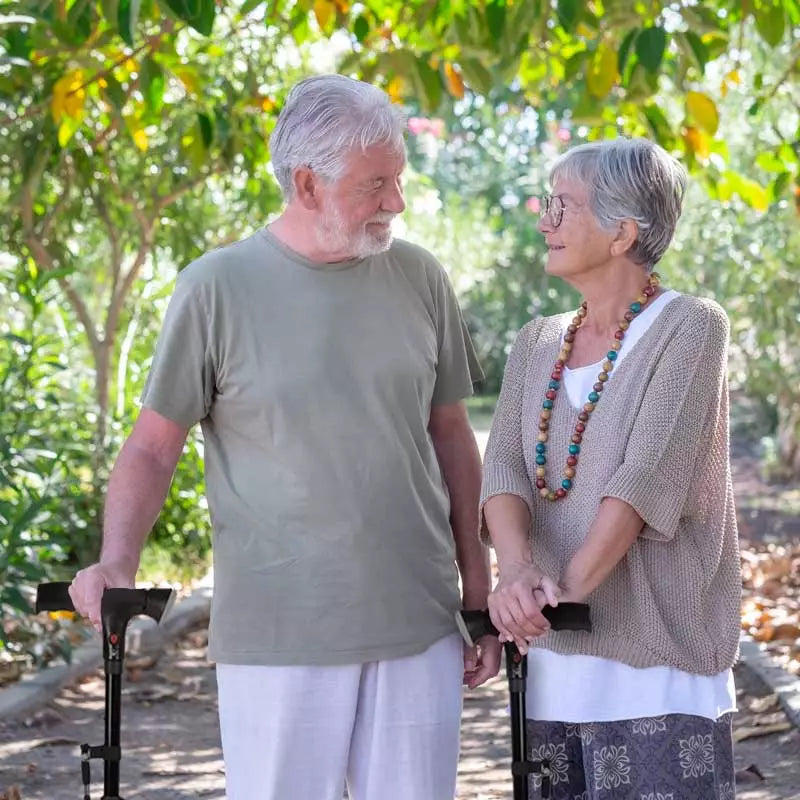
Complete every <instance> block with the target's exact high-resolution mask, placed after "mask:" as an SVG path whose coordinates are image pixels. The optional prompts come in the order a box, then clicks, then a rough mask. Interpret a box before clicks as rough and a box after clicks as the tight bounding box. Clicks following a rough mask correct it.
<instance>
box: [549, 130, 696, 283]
mask: <svg viewBox="0 0 800 800" xmlns="http://www.w3.org/2000/svg"><path fill="white" fill-rule="evenodd" d="M559 178H563V179H566V180H576V181H579V182H581V183H583V184H585V185H586V187H587V188H588V190H589V206H590V208H591V210H592V213H593V214H594V216H595V218H596V219H597V221H598V223H599V225H600V227H601V228H602V229H603V230H606V231H611V230H613V229H614V228H615V227H616V226H617V224H618V223H619V222H621V221H622V220H624V219H632V220H633V221H634V222H635V223H636V224H637V225H638V227H639V233H638V235H637V237H636V242H635V243H634V245H633V247H632V248H631V250H630V251H629V253H628V254H629V256H630V257H631V258H632V259H633V260H634V261H635V262H636V263H637V264H642V265H643V266H645V267H646V268H647V269H648V271H649V270H651V269H652V268H653V266H654V265H655V264H656V263H658V261H659V260H660V259H661V257H662V256H663V255H664V253H665V252H666V250H667V248H668V247H669V244H670V242H671V241H672V236H673V234H674V233H675V226H676V225H677V224H678V218H679V217H680V215H681V210H682V207H683V196H684V193H685V191H686V180H687V178H686V170H685V169H684V167H683V166H682V165H681V164H680V163H679V162H678V161H676V160H675V159H674V158H673V157H672V156H671V155H669V153H667V152H666V150H664V149H663V148H661V147H659V146H658V145H657V144H655V143H654V142H651V141H648V140H647V139H626V138H620V139H609V140H606V141H602V142H590V143H589V144H582V145H578V146H577V147H574V148H572V149H571V150H568V151H567V152H566V153H565V154H564V155H563V156H561V158H559V159H558V161H556V163H555V164H554V165H553V168H552V170H551V171H550V184H551V185H553V184H555V182H556V180H558V179H559Z"/></svg>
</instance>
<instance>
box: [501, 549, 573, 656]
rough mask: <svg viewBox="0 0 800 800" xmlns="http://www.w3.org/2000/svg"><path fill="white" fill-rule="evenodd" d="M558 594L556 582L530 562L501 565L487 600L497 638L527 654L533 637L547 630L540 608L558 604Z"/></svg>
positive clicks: (541, 634)
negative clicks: (496, 580) (496, 581)
mask: <svg viewBox="0 0 800 800" xmlns="http://www.w3.org/2000/svg"><path fill="white" fill-rule="evenodd" d="M560 597H561V590H560V588H559V586H558V584H557V583H556V582H555V581H554V580H552V579H551V578H549V577H548V576H547V575H545V574H544V573H543V572H542V571H541V570H540V569H538V567H536V566H534V565H533V564H529V563H514V564H511V565H509V566H506V567H504V568H501V570H500V580H499V581H498V583H497V586H496V587H495V589H494V591H493V592H492V593H491V594H490V595H489V601H488V605H489V616H490V617H491V618H492V623H493V624H494V626H495V628H497V630H498V631H499V637H498V638H499V641H500V642H501V643H502V642H511V641H513V642H514V643H515V644H516V645H517V649H518V650H519V651H520V653H522V654H523V655H524V654H525V653H527V652H528V645H529V644H530V643H531V642H532V641H533V639H535V638H536V637H538V636H543V635H544V634H546V633H547V632H548V631H549V630H550V623H549V622H548V621H547V619H546V618H545V617H544V615H543V614H542V608H543V607H544V606H546V605H550V606H557V605H558V601H559V599H560Z"/></svg>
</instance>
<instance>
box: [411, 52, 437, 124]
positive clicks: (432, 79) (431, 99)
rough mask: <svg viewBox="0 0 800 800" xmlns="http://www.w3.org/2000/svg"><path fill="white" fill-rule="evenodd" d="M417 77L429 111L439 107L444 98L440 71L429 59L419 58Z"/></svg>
mask: <svg viewBox="0 0 800 800" xmlns="http://www.w3.org/2000/svg"><path fill="white" fill-rule="evenodd" d="M416 77H417V79H418V86H419V89H420V94H421V95H422V96H423V97H424V98H425V106H426V108H427V109H428V110H429V111H434V110H435V109H436V108H438V106H439V103H440V102H441V100H442V81H441V78H440V77H439V73H438V72H437V71H436V70H435V69H433V68H432V67H431V66H430V65H429V64H428V62H427V61H424V60H423V59H421V58H419V59H417V69H416Z"/></svg>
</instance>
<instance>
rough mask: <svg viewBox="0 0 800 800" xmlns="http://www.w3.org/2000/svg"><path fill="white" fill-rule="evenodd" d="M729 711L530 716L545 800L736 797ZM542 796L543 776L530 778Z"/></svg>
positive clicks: (532, 751) (531, 748)
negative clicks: (715, 714)
mask: <svg viewBox="0 0 800 800" xmlns="http://www.w3.org/2000/svg"><path fill="white" fill-rule="evenodd" d="M731 720H732V715H731V714H725V715H723V716H722V717H720V718H719V719H718V720H717V721H716V722H714V721H712V720H710V719H706V718H705V717H696V716H692V715H689V714H668V715H666V716H662V717H642V718H640V719H628V720H620V721H618V722H592V723H575V724H571V723H562V722H539V721H537V720H531V719H529V720H528V725H527V729H528V755H529V758H530V759H532V760H534V761H541V760H543V759H547V760H548V761H549V762H550V771H551V782H552V784H551V789H550V800H733V798H734V796H735V793H736V789H735V783H734V769H733V739H732V735H731ZM530 781H531V783H530V796H531V798H532V799H533V798H539V797H540V796H541V795H540V787H541V777H539V776H537V775H532V776H531V777H530Z"/></svg>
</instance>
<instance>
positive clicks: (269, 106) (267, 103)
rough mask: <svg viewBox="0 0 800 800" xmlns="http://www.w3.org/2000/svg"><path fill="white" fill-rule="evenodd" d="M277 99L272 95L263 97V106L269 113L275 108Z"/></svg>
mask: <svg viewBox="0 0 800 800" xmlns="http://www.w3.org/2000/svg"><path fill="white" fill-rule="evenodd" d="M275 105H276V104H275V101H274V100H273V99H272V98H271V97H263V98H262V99H261V108H262V109H263V110H264V111H266V112H267V113H269V112H270V111H274V110H275Z"/></svg>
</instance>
